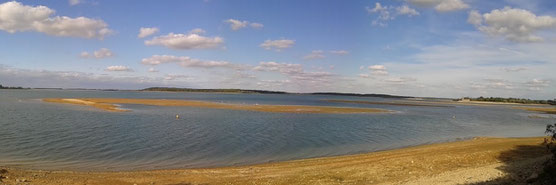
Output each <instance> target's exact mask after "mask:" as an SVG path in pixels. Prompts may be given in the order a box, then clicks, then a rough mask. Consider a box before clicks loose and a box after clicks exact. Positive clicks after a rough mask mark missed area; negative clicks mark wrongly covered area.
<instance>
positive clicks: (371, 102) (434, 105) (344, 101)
mask: <svg viewBox="0 0 556 185" xmlns="http://www.w3.org/2000/svg"><path fill="white" fill-rule="evenodd" d="M324 101H327V102H334V103H357V104H371V105H395V106H416V107H453V106H449V105H440V104H431V103H422V102H415V103H407V102H395V101H394V102H378V101H354V100H324Z"/></svg>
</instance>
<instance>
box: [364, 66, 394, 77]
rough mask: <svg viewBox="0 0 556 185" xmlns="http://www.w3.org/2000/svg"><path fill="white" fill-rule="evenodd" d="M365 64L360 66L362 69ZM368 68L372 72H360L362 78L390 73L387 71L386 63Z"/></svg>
mask: <svg viewBox="0 0 556 185" xmlns="http://www.w3.org/2000/svg"><path fill="white" fill-rule="evenodd" d="M364 68H365V67H364V66H361V67H359V69H360V70H362V69H364ZM367 69H369V70H370V74H359V77H361V78H371V75H373V76H386V75H388V71H386V67H385V66H384V65H371V66H368V67H367Z"/></svg>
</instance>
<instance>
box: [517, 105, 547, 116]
mask: <svg viewBox="0 0 556 185" xmlns="http://www.w3.org/2000/svg"><path fill="white" fill-rule="evenodd" d="M514 108H517V109H522V110H528V111H535V112H543V113H546V114H556V107H554V106H552V107H523V106H517V107H514Z"/></svg>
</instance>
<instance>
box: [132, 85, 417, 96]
mask: <svg viewBox="0 0 556 185" xmlns="http://www.w3.org/2000/svg"><path fill="white" fill-rule="evenodd" d="M142 91H169V92H203V93H252V94H311V95H333V96H359V97H381V98H413V97H411V96H395V95H388V94H356V93H336V92H316V93H288V92H284V91H265V90H246V89H192V88H175V87H150V88H146V89H143V90H142Z"/></svg>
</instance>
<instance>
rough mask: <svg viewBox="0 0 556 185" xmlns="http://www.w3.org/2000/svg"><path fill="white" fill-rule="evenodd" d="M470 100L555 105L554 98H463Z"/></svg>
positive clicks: (555, 100)
mask: <svg viewBox="0 0 556 185" xmlns="http://www.w3.org/2000/svg"><path fill="white" fill-rule="evenodd" d="M464 99H469V100H471V101H487V102H502V103H523V104H550V105H556V99H554V100H531V99H525V98H500V97H482V96H481V97H478V98H464Z"/></svg>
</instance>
